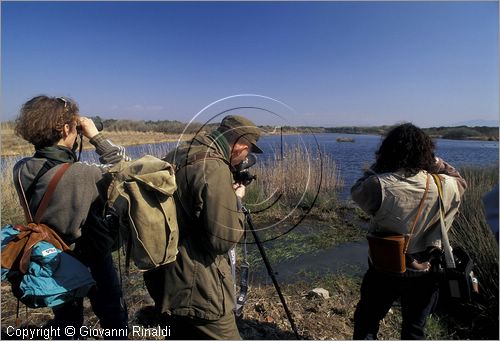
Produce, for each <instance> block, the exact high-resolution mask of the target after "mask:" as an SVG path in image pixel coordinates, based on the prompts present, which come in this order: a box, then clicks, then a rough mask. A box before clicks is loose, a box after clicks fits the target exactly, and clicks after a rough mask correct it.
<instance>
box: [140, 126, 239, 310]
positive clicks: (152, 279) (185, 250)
mask: <svg viewBox="0 0 500 341" xmlns="http://www.w3.org/2000/svg"><path fill="white" fill-rule="evenodd" d="M210 136H212V135H208V136H207V135H203V136H199V137H196V138H195V139H194V140H193V141H192V142H191V143H188V144H185V145H184V146H181V147H179V148H177V149H176V150H174V151H172V152H171V153H169V154H168V155H167V157H166V158H165V160H166V161H168V162H170V163H172V164H175V165H176V167H177V169H178V171H177V173H176V181H177V192H176V195H175V197H176V205H177V219H178V224H179V232H180V238H179V253H178V255H177V260H176V261H175V262H174V263H172V264H168V265H165V266H162V267H160V268H158V269H155V270H152V271H148V272H147V273H145V275H144V279H145V281H146V285H147V287H148V291H149V293H150V295H151V296H152V297H153V299H154V301H155V303H156V307H157V309H159V310H160V311H161V312H167V313H169V314H173V315H180V316H195V317H199V318H203V319H207V320H217V319H219V318H220V317H222V316H223V315H226V314H230V313H232V310H233V308H234V301H233V297H234V287H233V283H234V281H233V278H232V276H231V269H230V265H229V262H228V259H227V252H228V251H229V250H230V249H231V248H232V247H233V246H235V244H236V243H237V242H238V241H239V240H240V239H241V237H242V235H243V219H244V215H243V213H242V212H241V209H239V205H238V200H237V197H236V195H235V193H234V190H233V188H232V184H233V177H232V174H231V171H230V166H229V161H228V160H229V146H228V144H227V141H226V140H225V139H224V138H219V139H218V142H215V143H214V139H213V138H211V137H210ZM200 152H201V153H204V152H208V153H209V155H208V158H206V159H203V158H202V159H200V158H196V159H197V160H196V161H194V162H192V161H193V155H202V154H200Z"/></svg>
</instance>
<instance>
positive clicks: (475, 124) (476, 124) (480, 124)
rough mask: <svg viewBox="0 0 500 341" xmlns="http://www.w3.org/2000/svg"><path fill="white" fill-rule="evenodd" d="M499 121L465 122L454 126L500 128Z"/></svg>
mask: <svg viewBox="0 0 500 341" xmlns="http://www.w3.org/2000/svg"><path fill="white" fill-rule="evenodd" d="M498 122H499V121H498V120H469V121H464V122H457V123H455V124H453V126H467V127H498Z"/></svg>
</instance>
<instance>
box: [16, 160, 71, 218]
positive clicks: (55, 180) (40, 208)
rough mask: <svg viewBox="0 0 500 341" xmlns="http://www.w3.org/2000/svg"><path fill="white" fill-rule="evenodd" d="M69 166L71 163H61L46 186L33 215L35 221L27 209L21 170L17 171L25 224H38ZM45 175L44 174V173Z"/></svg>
mask: <svg viewBox="0 0 500 341" xmlns="http://www.w3.org/2000/svg"><path fill="white" fill-rule="evenodd" d="M70 166H71V163H63V164H62V165H61V167H59V169H58V170H57V172H56V174H54V176H53V177H52V179H51V180H50V182H49V185H48V186H47V190H46V192H45V194H44V195H43V198H42V200H41V201H40V204H39V206H38V209H37V211H36V214H35V219H33V215H32V214H31V211H30V209H29V204H28V198H27V196H26V193H25V192H24V189H23V185H22V182H21V168H19V171H18V173H17V182H18V184H19V191H18V193H17V194H18V195H19V201H20V203H21V206H22V207H23V211H24V217H25V219H26V222H27V223H32V222H37V223H38V222H40V219H41V218H42V216H43V213H45V209H46V208H47V206H48V205H49V201H50V199H51V198H52V194H53V193H54V190H55V189H56V186H57V183H58V182H59V180H61V177H62V176H63V174H64V172H66V170H67V169H68V168H69V167H70ZM44 173H45V172H44ZM35 180H37V179H35ZM32 186H33V184H31V186H30V188H32Z"/></svg>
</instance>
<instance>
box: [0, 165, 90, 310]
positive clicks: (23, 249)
mask: <svg viewBox="0 0 500 341" xmlns="http://www.w3.org/2000/svg"><path fill="white" fill-rule="evenodd" d="M69 167H70V164H63V165H62V166H61V167H60V169H59V170H58V171H57V172H56V174H55V175H54V177H53V178H52V179H51V181H50V183H49V185H48V189H47V191H46V193H45V194H44V196H43V198H42V200H41V202H40V205H39V207H38V210H37V212H36V214H35V218H34V219H32V215H31V212H30V211H29V207H28V202H27V200H26V195H25V194H24V191H23V190H22V188H21V192H22V193H21V194H22V196H21V194H20V197H21V198H22V199H24V201H23V200H22V199H21V204H22V206H23V209H24V212H25V216H26V220H27V221H28V222H29V223H28V224H25V225H16V226H12V225H7V226H4V227H3V228H2V229H1V230H0V237H1V252H2V259H1V265H2V266H1V279H2V281H4V280H8V281H9V282H10V283H11V286H12V292H13V294H14V296H16V297H17V298H18V299H19V300H20V301H21V302H23V303H24V304H25V305H27V306H28V307H31V308H39V307H55V306H58V305H60V304H63V303H65V302H67V301H70V300H72V299H74V298H76V297H85V296H87V293H88V291H89V290H90V288H92V286H94V285H95V281H94V279H93V278H92V275H91V274H90V271H89V269H88V268H87V267H86V266H85V265H83V264H82V263H81V262H80V261H79V260H77V259H76V258H75V257H73V256H72V255H71V254H70V253H69V252H67V251H68V250H69V247H68V246H67V245H66V244H65V243H64V241H63V240H62V239H61V238H60V237H59V236H58V235H57V233H56V232H54V231H53V230H52V229H51V228H50V227H48V226H47V225H45V224H41V223H40V220H41V218H42V216H43V213H44V211H45V209H46V208H47V206H48V204H49V201H50V198H51V196H52V194H53V192H54V190H55V187H56V186H57V183H58V182H59V180H60V179H61V177H62V175H63V174H64V172H65V171H66V170H67V169H68V168H69Z"/></svg>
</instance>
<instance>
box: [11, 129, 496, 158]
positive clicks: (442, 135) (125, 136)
mask: <svg viewBox="0 0 500 341" xmlns="http://www.w3.org/2000/svg"><path fill="white" fill-rule="evenodd" d="M104 124H105V127H106V128H105V130H104V131H103V134H104V136H105V137H106V138H109V139H110V140H112V141H113V142H114V143H116V144H119V145H122V146H134V145H142V144H153V143H165V142H176V141H178V140H179V138H180V136H181V134H180V133H178V132H175V133H174V132H161V131H136V130H123V131H115V130H114V129H116V127H115V128H113V125H111V124H109V123H108V124H106V121H104ZM158 126H160V124H158ZM162 127H165V125H162ZM167 127H168V125H167ZM152 128H155V126H153V127H152ZM210 128H212V127H210ZM261 128H262V130H263V131H264V136H279V135H280V133H281V132H279V130H277V129H275V127H271V126H261ZM390 128H391V126H380V127H339V128H323V127H283V130H282V131H283V135H298V134H308V133H313V134H352V135H378V136H381V135H384V134H385V133H386V132H387V131H389V129H390ZM165 129H166V128H165ZM423 130H424V131H425V132H426V133H427V134H429V136H431V137H432V138H435V139H451V140H465V141H498V127H465V126H460V127H439V128H423ZM268 132H272V133H268ZM193 135H194V134H193V133H192V132H191V133H188V134H184V136H183V138H182V140H188V139H190V138H191V137H192V136H193ZM84 149H85V150H87V149H92V146H91V145H90V144H89V143H84ZM33 152H34V151H33V146H31V145H30V144H29V143H27V142H26V141H24V140H23V139H21V138H20V137H18V136H16V135H15V134H14V131H13V129H12V127H11V126H9V125H8V124H6V125H4V124H2V147H1V156H17V155H31V154H33Z"/></svg>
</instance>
